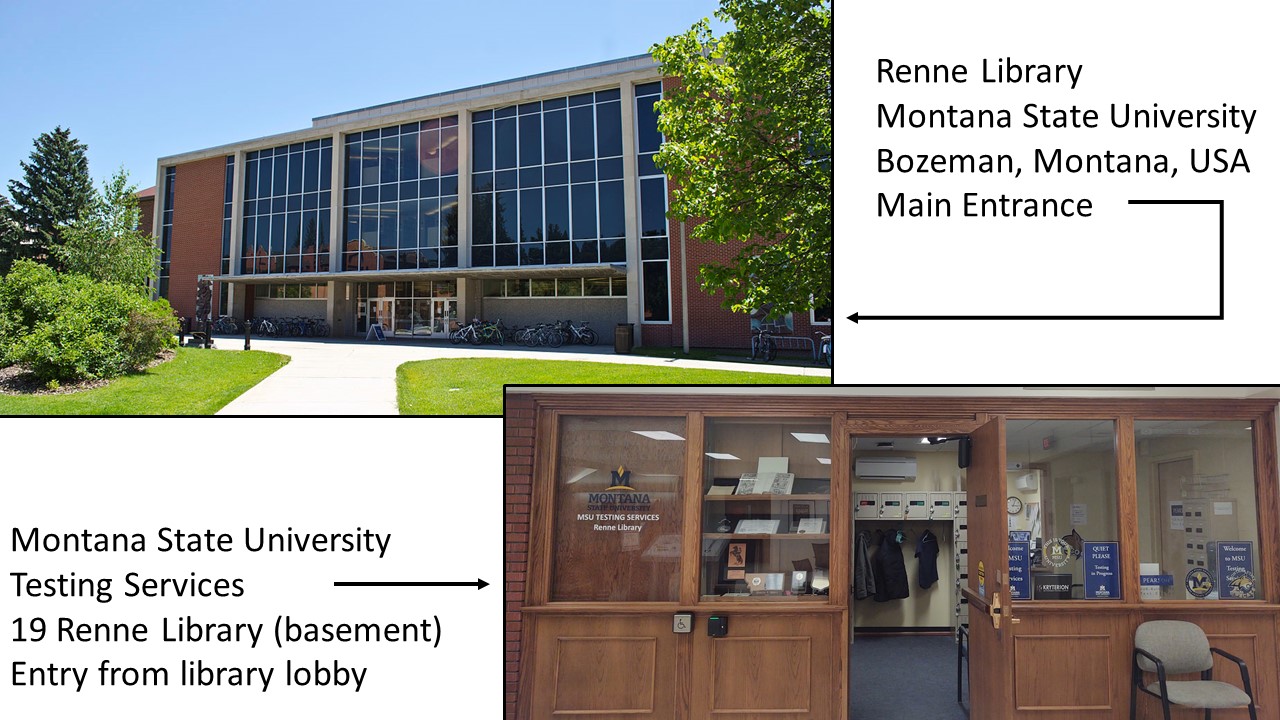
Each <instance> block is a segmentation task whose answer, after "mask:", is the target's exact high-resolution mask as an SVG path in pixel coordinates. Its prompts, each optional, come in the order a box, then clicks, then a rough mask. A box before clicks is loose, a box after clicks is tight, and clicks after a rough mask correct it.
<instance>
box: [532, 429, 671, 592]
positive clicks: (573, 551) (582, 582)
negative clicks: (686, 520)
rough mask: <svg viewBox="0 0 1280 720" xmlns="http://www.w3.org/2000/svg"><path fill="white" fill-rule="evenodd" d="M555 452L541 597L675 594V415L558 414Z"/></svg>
mask: <svg viewBox="0 0 1280 720" xmlns="http://www.w3.org/2000/svg"><path fill="white" fill-rule="evenodd" d="M556 461H557V467H556V478H555V485H556V498H555V520H554V532H555V547H556V551H555V557H554V558H553V560H552V580H551V599H552V600H556V601H580V602H581V601H615V602H627V601H631V602H664V601H665V602H674V601H676V600H678V599H679V586H680V572H679V570H680V549H681V547H682V544H681V541H680V535H681V531H682V530H683V524H682V523H683V517H684V516H683V512H682V506H681V498H682V497H683V493H682V491H681V485H682V483H683V480H684V464H685V420H684V418H673V417H572V416H571V417H566V418H564V419H563V420H561V421H560V431H559V445H558V457H557V458H556Z"/></svg>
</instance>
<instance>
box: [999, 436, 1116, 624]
mask: <svg viewBox="0 0 1280 720" xmlns="http://www.w3.org/2000/svg"><path fill="white" fill-rule="evenodd" d="M1006 437H1007V440H1006V444H1007V447H1008V452H1007V460H1008V462H1009V470H1008V472H1007V473H1006V475H1005V481H1006V489H1007V496H1006V498H1005V501H1006V513H1007V515H1008V518H1009V539H1010V542H1009V545H1010V554H1009V559H1010V563H1009V565H1010V567H1009V587H1010V596H1011V597H1012V598H1013V599H1015V600H1028V599H1033V600H1082V599H1092V600H1120V599H1121V596H1120V553H1121V552H1122V549H1121V548H1120V547H1119V544H1118V543H1119V529H1118V528H1119V519H1118V518H1117V517H1116V506H1117V497H1118V495H1117V483H1116V450H1115V444H1116V433H1115V423H1114V422H1112V421H1111V420H1010V421H1009V423H1008V428H1007V436H1006Z"/></svg>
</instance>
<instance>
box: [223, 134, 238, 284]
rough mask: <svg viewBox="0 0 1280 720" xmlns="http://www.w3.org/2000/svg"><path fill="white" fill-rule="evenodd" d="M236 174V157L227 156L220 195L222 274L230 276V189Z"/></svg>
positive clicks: (232, 198) (233, 199)
mask: <svg viewBox="0 0 1280 720" xmlns="http://www.w3.org/2000/svg"><path fill="white" fill-rule="evenodd" d="M235 172H236V156H235V155H228V156H227V168H226V179H225V180H224V186H225V188H224V190H223V194H222V274H223V275H230V274H231V204H232V203H233V202H235V198H234V197H232V193H233V192H234V191H233V190H232V187H233V185H234V181H235Z"/></svg>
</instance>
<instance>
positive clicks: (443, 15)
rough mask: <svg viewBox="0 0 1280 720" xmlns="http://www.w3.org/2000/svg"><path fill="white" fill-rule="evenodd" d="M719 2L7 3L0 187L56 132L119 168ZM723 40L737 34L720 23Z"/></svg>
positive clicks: (599, 56)
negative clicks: (42, 138) (63, 131)
mask: <svg viewBox="0 0 1280 720" xmlns="http://www.w3.org/2000/svg"><path fill="white" fill-rule="evenodd" d="M717 7H718V3H717V2H716V0H643V1H642V2H637V1H625V0H623V1H615V0H594V1H593V0H524V1H515V0H503V1H501V2H498V1H494V0H471V1H470V2H466V1H463V2H458V1H457V0H453V1H450V2H439V1H437V0H418V1H416V2H415V1H413V0H404V1H394V2H392V1H386V2H384V1H381V0H369V1H368V2H362V1H360V0H347V1H345V2H330V1H329V0H311V1H309V2H299V1H297V0H255V1H252V2H244V1H243V0H225V1H223V2H197V1H195V0H192V1H191V2H187V1H186V0H183V1H182V2H175V1H174V0H167V1H166V2H154V1H150V0H148V1H139V2H129V1H126V2H113V3H108V2H101V1H100V0H99V1H96V2H88V1H85V0H73V1H70V2H58V3H55V2H49V1H48V0H0V93H3V97H4V98H5V103H4V109H3V110H0V193H3V194H4V195H5V196H8V195H9V190H8V185H9V180H11V179H13V178H16V177H19V176H20V174H21V168H20V167H19V166H18V162H19V161H21V160H25V159H27V157H28V155H30V153H31V149H32V141H33V140H34V139H35V137H36V136H37V135H39V134H40V133H42V132H47V131H50V130H52V129H53V128H54V127H55V126H58V125H61V126H63V127H69V128H71V133H72V135H73V136H74V137H76V138H77V139H78V140H80V141H81V142H83V143H85V144H87V145H88V146H89V172H90V173H91V174H92V176H93V178H94V181H95V183H98V184H100V183H101V180H102V179H103V178H105V177H107V176H108V175H110V174H111V173H112V172H113V171H114V170H115V169H116V168H118V167H120V166H121V165H123V166H124V168H125V169H126V170H128V171H129V175H130V178H131V179H132V181H133V182H134V183H136V184H137V185H138V187H139V188H145V187H149V186H151V185H154V184H155V163H156V159H157V158H159V157H162V156H165V155H172V154H175V153H179V152H186V151H190V150H199V149H201V148H206V147H213V146H215V145H221V144H223V143H230V142H236V141H240V140H248V139H251V138H256V137H260V136H263V135H271V134H274V133H279V132H287V131H290V130H298V129H301V128H305V127H310V125H311V118H313V117H316V116H319V115H326V114H328V113H334V112H341V111H345V110H351V109H355V108H360V107H365V106H368V105H376V104H379V103H384V102H392V101H395V100H402V99H405V98H410V97H416V96H419V95H427V94H430V93H435V92H443V91H447V90H453V89H456V88H462V87H467V86H470V85H477V84H481V83H486V82H494V81H498V80H506V79H509V78H514V77H520V76H522V75H530V74H533V73H538V72H544V71H548V70H557V69H561V68H566V67H572V66H575V65H584V64H587V63H593V62H599V61H601V60H610V59H614V58H620V57H626V56H629V55H639V54H641V53H644V52H647V51H648V50H649V48H650V46H652V45H653V44H654V43H655V42H658V41H660V40H662V39H663V38H665V37H667V36H668V35H673V34H677V33H680V32H683V31H685V30H687V29H688V28H689V27H690V26H691V25H693V23H694V22H696V21H697V20H698V19H700V18H703V17H710V16H711V14H712V13H713V12H714V11H715V9H716V8H717ZM712 22H713V28H714V29H715V31H716V33H717V34H719V33H720V32H722V31H723V30H724V29H725V28H724V26H723V24H721V23H719V22H718V21H715V19H714V18H712Z"/></svg>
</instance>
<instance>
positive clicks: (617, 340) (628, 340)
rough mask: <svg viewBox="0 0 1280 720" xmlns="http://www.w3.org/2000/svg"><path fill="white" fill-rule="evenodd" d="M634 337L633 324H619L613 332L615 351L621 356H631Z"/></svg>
mask: <svg viewBox="0 0 1280 720" xmlns="http://www.w3.org/2000/svg"><path fill="white" fill-rule="evenodd" d="M634 337H635V336H634V335H632V326H631V323H618V327H616V328H614V330H613V351H614V352H615V353H617V354H619V355H630V354H631V344H632V342H634Z"/></svg>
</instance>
